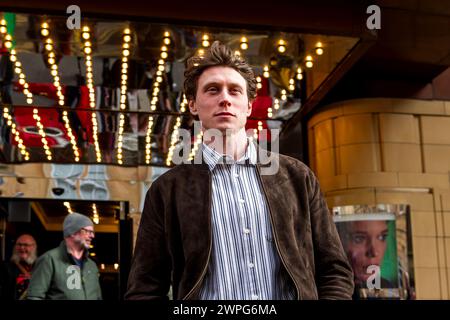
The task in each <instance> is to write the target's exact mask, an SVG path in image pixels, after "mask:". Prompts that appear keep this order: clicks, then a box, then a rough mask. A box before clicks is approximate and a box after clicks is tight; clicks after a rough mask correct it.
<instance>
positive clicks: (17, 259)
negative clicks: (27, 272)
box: [11, 252, 37, 266]
mask: <svg viewBox="0 0 450 320" xmlns="http://www.w3.org/2000/svg"><path fill="white" fill-rule="evenodd" d="M36 259H37V255H36V252H32V253H31V254H30V255H29V256H28V258H26V259H25V260H22V259H20V257H19V254H18V253H17V252H14V253H13V255H12V257H11V261H12V262H15V263H21V262H25V263H26V264H28V265H29V266H31V265H32V264H33V263H34V262H35V261H36Z"/></svg>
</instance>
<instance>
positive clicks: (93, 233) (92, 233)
mask: <svg viewBox="0 0 450 320" xmlns="http://www.w3.org/2000/svg"><path fill="white" fill-rule="evenodd" d="M81 230H83V231H84V232H86V233H87V234H89V235H91V236H95V231H94V230H89V229H86V228H81Z"/></svg>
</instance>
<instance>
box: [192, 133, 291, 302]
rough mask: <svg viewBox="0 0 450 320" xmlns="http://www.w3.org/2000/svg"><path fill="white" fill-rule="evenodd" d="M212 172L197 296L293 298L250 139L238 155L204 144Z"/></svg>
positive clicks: (209, 298) (250, 298) (206, 298)
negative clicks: (208, 232) (206, 252)
mask: <svg viewBox="0 0 450 320" xmlns="http://www.w3.org/2000/svg"><path fill="white" fill-rule="evenodd" d="M203 159H204V161H205V163H206V164H207V165H208V167H209V169H210V171H211V175H212V208H211V209H212V210H211V212H212V217H211V222H212V251H211V259H210V261H209V265H208V270H207V273H206V275H205V279H204V282H203V283H202V287H201V288H200V294H199V298H200V299H201V300H260V299H261V300H281V299H294V298H295V288H293V286H292V285H289V284H291V283H292V282H291V281H290V279H289V280H288V275H287V273H286V271H285V270H284V268H283V267H282V266H281V261H280V257H279V256H278V253H277V250H276V247H275V243H274V240H273V235H272V224H271V221H270V214H269V207H268V204H267V200H266V198H265V196H264V192H263V189H262V185H261V182H260V180H259V176H258V173H257V169H256V160H257V156H256V148H255V145H254V144H253V143H251V142H249V143H248V147H247V150H246V153H245V155H244V156H243V157H242V158H241V159H239V160H238V161H234V159H233V158H231V157H229V156H225V155H222V154H219V153H218V152H216V151H215V150H213V149H212V148H210V147H209V146H207V145H205V144H203Z"/></svg>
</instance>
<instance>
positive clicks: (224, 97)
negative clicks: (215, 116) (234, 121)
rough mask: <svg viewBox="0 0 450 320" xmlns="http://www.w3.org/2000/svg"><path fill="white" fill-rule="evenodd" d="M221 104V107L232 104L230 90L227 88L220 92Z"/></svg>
mask: <svg viewBox="0 0 450 320" xmlns="http://www.w3.org/2000/svg"><path fill="white" fill-rule="evenodd" d="M219 105H220V106H221V107H230V106H231V99H230V95H229V94H228V92H227V91H226V90H222V92H221V93H220V103H219Z"/></svg>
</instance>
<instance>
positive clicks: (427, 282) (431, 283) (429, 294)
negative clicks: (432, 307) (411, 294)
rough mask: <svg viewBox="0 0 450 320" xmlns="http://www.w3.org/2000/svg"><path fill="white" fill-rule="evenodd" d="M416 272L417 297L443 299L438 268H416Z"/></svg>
mask: <svg viewBox="0 0 450 320" xmlns="http://www.w3.org/2000/svg"><path fill="white" fill-rule="evenodd" d="M414 274H415V282H416V298H417V299H420V300H424V299H425V300H426V299H429V300H432V299H441V290H440V287H441V284H440V277H439V269H438V268H415V269H414Z"/></svg>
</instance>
